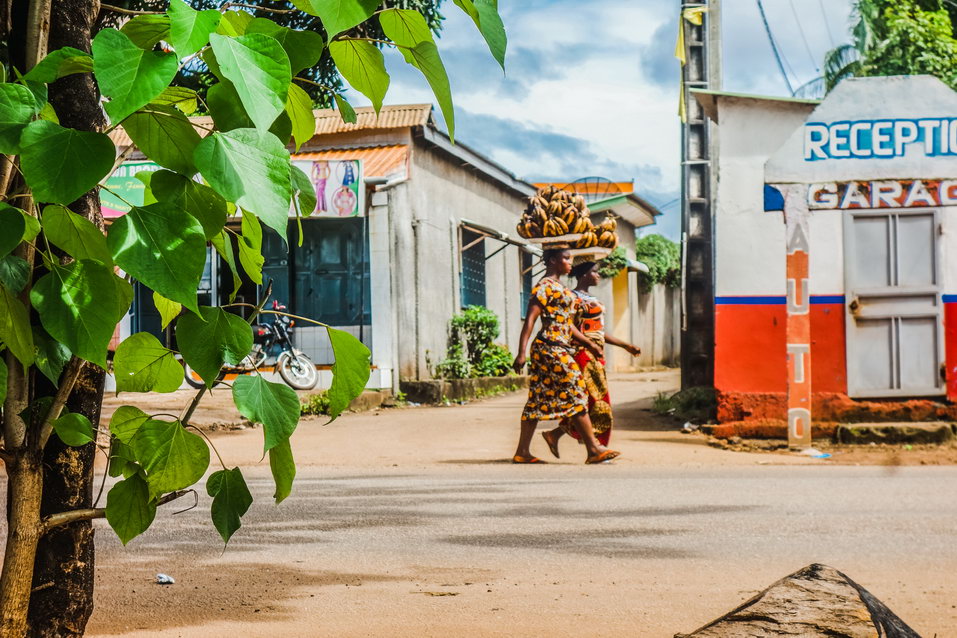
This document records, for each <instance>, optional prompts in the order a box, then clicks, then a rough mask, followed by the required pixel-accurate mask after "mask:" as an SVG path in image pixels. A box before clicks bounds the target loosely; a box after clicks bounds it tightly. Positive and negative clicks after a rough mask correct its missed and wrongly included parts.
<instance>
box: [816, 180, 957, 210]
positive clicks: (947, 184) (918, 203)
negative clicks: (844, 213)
mask: <svg viewBox="0 0 957 638" xmlns="http://www.w3.org/2000/svg"><path fill="white" fill-rule="evenodd" d="M807 203H808V206H809V207H810V208H811V209H812V210H834V209H841V210H856V209H860V208H923V207H930V208H937V207H939V206H957V180H953V179H945V180H933V179H929V180H926V179H903V180H882V181H872V182H844V183H834V182H832V183H829V184H811V185H810V186H809V187H808V191H807Z"/></svg>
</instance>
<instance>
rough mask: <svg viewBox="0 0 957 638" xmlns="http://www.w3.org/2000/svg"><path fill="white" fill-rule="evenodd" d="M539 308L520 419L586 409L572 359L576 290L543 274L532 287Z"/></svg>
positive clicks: (578, 372) (571, 413) (585, 397)
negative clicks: (536, 333)
mask: <svg viewBox="0 0 957 638" xmlns="http://www.w3.org/2000/svg"><path fill="white" fill-rule="evenodd" d="M532 298H533V299H535V300H536V301H537V302H538V304H539V305H540V306H541V308H542V315H541V321H542V329H541V330H540V331H539V333H538V335H537V336H536V337H535V340H534V341H533V342H532V348H531V356H530V358H529V362H528V402H527V403H526V404H525V409H524V410H523V411H522V420H525V421H548V420H551V419H564V418H567V417H571V416H574V415H576V414H580V413H582V412H584V411H585V410H587V409H588V393H587V390H586V388H585V380H584V379H583V378H582V371H581V369H580V368H579V367H578V364H577V363H575V351H576V350H577V348H576V347H575V346H574V345H572V332H571V329H572V326H573V325H574V321H575V314H576V312H577V311H578V298H577V297H576V296H575V293H574V292H572V291H571V290H570V289H569V288H568V287H566V286H564V285H563V284H562V283H561V282H560V281H557V280H555V279H552V278H551V277H545V278H543V279H542V280H541V281H539V282H538V284H537V285H536V286H535V287H534V288H533V289H532Z"/></svg>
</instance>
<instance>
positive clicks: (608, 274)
mask: <svg viewBox="0 0 957 638" xmlns="http://www.w3.org/2000/svg"><path fill="white" fill-rule="evenodd" d="M627 266H628V256H627V255H625V249H624V248H622V247H621V246H617V247H615V249H614V250H613V251H611V254H610V255H608V256H607V257H605V258H604V259H602V260H601V261H600V262H598V274H599V275H601V276H602V279H611V278H612V277H617V276H618V273H620V272H621V271H622V270H624V269H625V268H626V267H627Z"/></svg>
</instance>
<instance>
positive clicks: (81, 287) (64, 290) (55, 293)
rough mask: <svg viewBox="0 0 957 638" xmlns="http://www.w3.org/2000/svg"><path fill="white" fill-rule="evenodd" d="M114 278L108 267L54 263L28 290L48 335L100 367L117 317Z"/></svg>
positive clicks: (103, 361) (80, 263)
mask: <svg viewBox="0 0 957 638" xmlns="http://www.w3.org/2000/svg"><path fill="white" fill-rule="evenodd" d="M116 279H118V278H117V277H116V275H114V274H113V269H112V268H111V267H109V266H104V265H103V264H101V263H100V262H98V261H89V260H79V261H75V262H73V263H72V264H68V265H66V266H60V265H58V264H53V265H52V266H51V271H50V272H49V273H47V274H46V275H44V276H43V277H41V278H40V279H39V280H38V281H37V282H36V284H34V286H33V290H31V291H30V301H31V303H32V304H33V307H34V308H36V309H37V312H38V313H39V315H40V323H42V324H43V327H44V328H45V329H46V331H47V332H48V333H50V336H52V337H53V338H54V339H56V340H57V341H59V342H60V343H62V344H63V345H65V346H66V347H67V348H69V349H70V351H71V352H73V354H75V355H76V356H78V357H80V358H81V359H86V360H87V361H90V362H92V363H95V364H97V365H99V366H101V367H106V348H107V346H108V345H109V343H110V339H111V338H112V337H113V330H114V328H115V327H116V324H117V322H118V320H119V318H118V317H117V310H118V309H119V308H120V306H121V302H120V299H119V292H118V287H117V284H116V283H115V282H114V280H116ZM124 283H125V282H124Z"/></svg>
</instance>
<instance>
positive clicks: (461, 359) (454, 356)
mask: <svg viewBox="0 0 957 638" xmlns="http://www.w3.org/2000/svg"><path fill="white" fill-rule="evenodd" d="M435 376H437V377H439V378H440V379H468V378H469V377H470V376H472V365H471V364H470V363H469V362H468V360H467V359H466V358H465V353H464V352H463V351H462V344H461V343H453V344H452V345H450V346H449V349H448V351H447V352H446V353H445V359H443V360H442V361H439V362H438V364H436V366H435Z"/></svg>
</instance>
